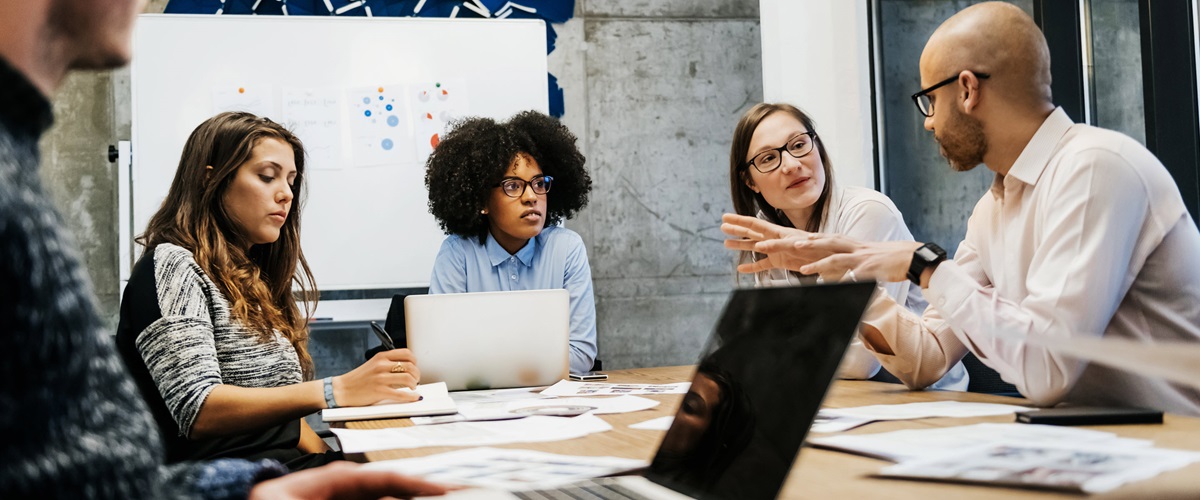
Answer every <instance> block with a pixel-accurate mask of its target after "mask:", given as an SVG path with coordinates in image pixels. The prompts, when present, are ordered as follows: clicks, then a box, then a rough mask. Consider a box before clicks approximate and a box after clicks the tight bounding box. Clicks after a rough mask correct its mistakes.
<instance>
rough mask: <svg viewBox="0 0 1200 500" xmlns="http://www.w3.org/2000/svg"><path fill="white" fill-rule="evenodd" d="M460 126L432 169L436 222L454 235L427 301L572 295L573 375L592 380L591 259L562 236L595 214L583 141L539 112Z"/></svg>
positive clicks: (575, 238) (429, 179) (432, 160)
mask: <svg viewBox="0 0 1200 500" xmlns="http://www.w3.org/2000/svg"><path fill="white" fill-rule="evenodd" d="M454 125H455V127H454V129H453V130H451V131H450V132H449V133H447V134H446V136H445V138H444V139H443V140H442V141H441V143H440V144H438V146H437V148H436V149H434V151H433V154H431V155H430V156H429V161H428V162H427V163H426V172H425V187H426V188H428V189H429V212H430V213H432V214H433V216H434V217H436V218H437V220H438V223H439V224H440V225H441V227H442V229H443V230H444V231H445V232H446V234H447V235H448V237H447V238H446V240H445V241H444V242H442V248H441V249H440V250H439V251H438V255H437V259H436V260H435V261H434V265H433V276H432V277H431V278H430V280H429V293H463V292H496V291H510V290H545V289H553V288H563V289H566V290H567V291H568V292H569V293H570V308H571V321H570V323H571V342H570V346H571V348H570V354H571V356H570V357H571V362H570V366H571V372H572V373H582V372H586V371H589V370H591V369H592V363H593V362H594V361H595V359H596V303H595V300H594V299H593V297H592V272H591V268H590V267H589V266H588V258H587V250H586V249H585V248H584V246H583V239H582V238H580V237H579V235H578V234H576V233H575V232H574V231H571V230H570V229H566V228H563V227H559V226H558V224H559V223H560V222H561V221H562V220H563V219H567V218H570V217H571V216H572V215H574V214H575V212H577V211H579V210H580V209H581V208H583V207H584V206H585V205H587V201H588V199H587V197H588V192H589V191H590V190H591V187H592V179H591V177H589V176H588V173H587V170H586V169H585V168H584V161H585V160H584V158H583V154H581V153H580V152H579V149H578V148H576V147H575V140H576V139H575V135H574V134H572V133H571V131H570V130H567V128H566V127H565V126H563V125H562V124H561V123H559V122H558V120H555V119H553V118H551V117H549V116H546V115H544V114H541V113H538V112H535V111H525V112H522V113H519V114H517V115H516V116H514V117H512V118H511V119H510V120H508V121H507V122H503V123H497V122H496V121H495V120H492V119H490V118H469V119H465V120H462V121H460V122H458V123H455V124H454ZM551 187H553V189H551Z"/></svg>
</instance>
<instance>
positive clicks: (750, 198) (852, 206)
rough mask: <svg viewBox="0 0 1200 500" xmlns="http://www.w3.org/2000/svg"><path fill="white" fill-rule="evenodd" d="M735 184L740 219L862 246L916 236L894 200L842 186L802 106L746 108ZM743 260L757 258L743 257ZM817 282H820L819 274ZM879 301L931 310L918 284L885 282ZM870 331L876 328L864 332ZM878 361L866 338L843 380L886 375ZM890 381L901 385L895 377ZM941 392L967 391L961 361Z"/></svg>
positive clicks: (849, 358) (780, 276)
mask: <svg viewBox="0 0 1200 500" xmlns="http://www.w3.org/2000/svg"><path fill="white" fill-rule="evenodd" d="M729 187H730V193H731V196H732V198H733V208H734V210H735V211H736V212H737V213H738V214H739V215H745V216H750V217H758V218H760V219H765V220H767V221H769V222H771V223H773V224H776V225H778V226H782V227H784V228H795V229H800V230H803V231H807V232H812V233H816V232H820V233H837V234H845V235H848V236H851V237H853V238H855V239H857V240H861V241H894V240H908V241H911V240H912V239H913V237H912V233H910V232H909V231H908V227H907V226H905V225H904V218H903V217H902V216H901V215H900V211H899V210H898V209H897V208H896V205H895V204H893V203H892V200H890V199H888V197H887V196H884V195H883V194H882V193H880V192H878V191H875V190H872V189H866V188H861V187H856V186H847V187H839V186H837V185H836V184H835V183H834V181H833V164H832V163H831V162H830V159H829V154H828V153H826V151H825V145H824V144H823V143H822V142H821V138H820V136H819V135H817V128H816V124H815V123H814V122H813V120H812V118H810V117H809V116H808V115H807V114H805V113H804V112H803V111H801V110H800V109H798V108H796V107H795V106H792V105H790V104H785V103H760V104H757V105H755V106H754V107H752V108H750V109H749V110H747V111H746V113H745V114H743V115H742V118H741V120H739V121H738V124H737V127H736V128H734V132H733V143H732V144H731V145H730V149H729ZM741 258H742V260H746V259H754V258H756V256H755V255H753V254H752V253H750V252H743V255H742V256H741ZM811 279H812V280H815V279H816V277H812V278H811ZM806 281H809V277H805V276H801V275H799V274H797V273H793V272H789V271H784V270H780V269H772V270H769V271H764V272H761V273H758V274H757V275H755V282H756V283H757V284H759V285H763V286H770V285H787V284H798V283H803V282H806ZM880 288H881V292H882V293H879V294H876V300H889V299H888V298H890V300H895V301H896V302H897V303H899V304H901V305H904V306H905V307H908V308H909V309H911V310H914V311H917V312H918V313H920V312H921V311H924V310H925V306H926V305H928V304H927V303H926V302H925V299H924V298H923V297H922V296H921V291H920V289H918V288H915V287H911V286H910V283H909V282H907V281H905V282H902V283H881V284H880ZM862 332H863V334H870V332H871V327H868V328H866V329H863V330H862ZM877 357H886V358H888V359H890V358H893V357H895V356H893V355H892V354H891V353H871V352H870V351H868V350H867V348H866V347H865V346H864V344H863V342H862V341H861V340H857V339H856V340H855V341H854V343H852V344H851V345H850V349H849V350H848V351H847V352H846V359H845V360H844V361H843V362H842V366H841V368H840V370H839V376H841V377H842V378H851V379H866V378H871V377H874V376H876V375H877V374H879V372H880V362H879V359H877ZM881 378H882V379H884V380H893V381H894V378H893V377H889V376H888V375H887V374H883V375H882V377H881ZM932 387H933V388H935V389H956V390H964V391H965V390H966V389H967V372H966V368H964V367H963V365H962V363H961V362H960V363H959V364H958V365H956V366H955V367H954V368H953V369H951V370H950V371H949V372H947V374H946V375H945V376H944V377H942V379H941V380H940V381H938V382H937V383H935V384H934V385H933V386H932Z"/></svg>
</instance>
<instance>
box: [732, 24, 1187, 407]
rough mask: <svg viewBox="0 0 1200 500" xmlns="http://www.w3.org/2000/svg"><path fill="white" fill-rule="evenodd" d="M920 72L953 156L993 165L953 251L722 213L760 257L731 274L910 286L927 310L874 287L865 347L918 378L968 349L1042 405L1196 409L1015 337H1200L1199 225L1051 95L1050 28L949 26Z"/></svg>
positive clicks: (1139, 166) (1141, 380) (912, 381)
mask: <svg viewBox="0 0 1200 500" xmlns="http://www.w3.org/2000/svg"><path fill="white" fill-rule="evenodd" d="M920 68H921V83H922V86H923V87H925V88H924V89H923V90H921V91H920V92H917V93H916V94H914V95H913V100H914V102H915V103H916V104H917V108H918V110H919V111H920V113H921V115H923V116H924V119H925V128H926V129H928V130H929V131H931V132H933V133H934V138H935V139H936V140H937V142H938V144H939V145H940V150H941V153H942V155H943V156H945V157H946V159H947V160H948V161H949V163H950V166H951V168H952V169H954V170H956V171H967V170H971V169H973V168H975V167H976V166H978V165H979V164H983V165H985V166H986V167H987V168H988V169H989V170H992V171H993V172H995V174H996V176H995V181H994V182H993V184H992V187H991V189H990V190H989V191H988V192H987V193H985V194H984V195H983V197H982V198H981V199H980V200H979V202H978V203H977V204H976V206H975V209H974V211H973V212H972V214H971V218H970V220H969V222H968V225H967V233H966V237H965V239H964V240H963V242H962V244H961V245H959V247H958V251H957V252H956V253H955V255H954V258H953V259H948V258H947V255H946V252H945V251H944V250H942V249H941V248H940V247H938V246H937V245H936V244H934V243H921V242H905V241H895V242H881V243H876V242H860V241H855V240H852V239H850V238H846V237H844V236H837V235H823V234H810V233H804V232H801V231H796V230H788V229H782V228H777V227H771V226H770V225H769V223H767V222H765V221H762V220H758V219H752V218H746V217H740V216H735V215H726V216H725V218H724V221H725V224H723V225H722V230H724V231H725V232H726V233H727V234H729V235H730V236H733V237H735V238H738V239H731V240H727V241H726V246H727V247H729V248H733V249H736V250H753V251H756V252H760V253H764V254H767V255H768V258H766V259H762V260H759V261H758V262H755V263H753V264H746V265H743V266H741V267H740V268H739V270H740V271H743V272H757V271H761V270H763V269H767V268H785V269H794V270H797V271H800V272H802V273H807V274H820V275H822V276H824V277H825V278H826V279H837V278H841V277H843V276H846V275H849V276H855V277H856V278H857V279H864V278H873V279H876V280H879V281H885V282H894V281H901V280H905V279H908V280H911V281H913V282H914V283H917V284H919V285H920V286H921V287H922V288H923V289H924V294H925V297H926V298H927V299H928V300H929V303H930V307H929V308H927V309H926V310H925V313H924V314H923V315H916V314H913V313H911V312H909V311H907V310H906V309H905V308H904V307H902V306H900V305H897V304H895V303H894V302H892V301H891V300H890V299H888V298H887V297H886V296H877V297H876V299H875V301H874V302H873V303H872V305H871V307H870V308H869V309H868V311H867V313H866V315H865V316H864V320H863V324H864V327H863V337H864V342H865V344H866V345H867V346H868V348H869V349H871V350H872V351H874V353H875V354H876V356H877V357H878V358H879V359H880V362H881V363H882V364H883V365H884V366H885V367H886V368H887V369H888V371H890V372H892V373H893V374H895V375H896V376H897V377H898V378H900V379H901V380H903V381H904V382H905V383H906V384H908V385H909V386H911V387H923V386H926V385H928V384H930V383H932V382H934V381H936V380H938V378H939V377H941V376H942V374H943V373H945V371H946V370H947V369H949V368H950V367H951V366H953V365H954V363H956V362H957V361H958V360H959V359H961V358H962V357H963V356H964V355H966V353H967V352H968V351H970V352H973V353H975V355H976V356H978V357H979V359H980V360H981V361H982V362H983V363H984V364H986V365H988V366H989V367H991V368H992V369H994V370H996V371H997V372H998V373H999V374H1000V376H1001V377H1002V378H1003V379H1004V380H1006V381H1008V382H1009V383H1012V384H1013V385H1015V386H1016V387H1017V389H1018V390H1020V391H1021V394H1023V395H1024V396H1025V397H1027V398H1029V399H1030V400H1032V401H1033V402H1034V403H1035V404H1038V405H1043V406H1050V405H1054V404H1057V403H1060V402H1064V401H1065V402H1071V403H1077V404H1090V405H1114V406H1138V407H1148V408H1157V409H1161V410H1166V411H1172V412H1177V413H1184V414H1190V415H1200V392H1198V391H1196V390H1194V389H1191V388H1185V387H1181V386H1177V385H1174V384H1171V383H1168V382H1166V381H1163V380H1159V379H1154V378H1148V377H1142V376H1137V375H1133V374H1130V373H1128V372H1123V371H1119V370H1115V369H1111V368H1108V367H1105V366H1101V365H1096V364H1088V363H1087V362H1085V361H1080V360H1077V359H1073V358H1069V357H1065V356H1061V355H1059V354H1056V353H1054V352H1051V351H1048V350H1046V349H1043V348H1040V347H1037V346H1034V345H1031V344H1027V343H1025V342H1024V341H1022V340H1020V338H1021V337H1022V336H1024V335H1027V334H1037V335H1052V336H1060V337H1067V338H1070V337H1099V336H1105V337H1110V338H1123V339H1130V340H1136V341H1140V342H1153V341H1156V340H1162V341H1167V340H1172V341H1200V231H1197V228H1196V224H1195V223H1194V222H1193V221H1192V218H1191V217H1190V215H1189V214H1188V213H1187V209H1186V208H1185V207H1184V204H1183V200H1182V197H1181V196H1180V194H1179V189H1178V188H1177V187H1176V185H1175V183H1174V181H1173V180H1172V178H1171V176H1170V174H1169V173H1168V172H1167V170H1166V168H1164V167H1163V165H1162V163H1161V162H1159V161H1158V159H1157V158H1155V157H1154V155H1153V154H1151V153H1150V152H1149V151H1148V150H1146V148H1145V147H1143V146H1142V145H1141V144H1139V143H1138V142H1137V141H1135V140H1133V139H1131V138H1129V137H1127V136H1124V135H1122V134H1119V133H1117V132H1112V131H1108V130H1103V129H1099V128H1095V127H1091V126H1088V125H1085V124H1076V123H1072V122H1071V119H1070V118H1068V117H1067V115H1066V113H1065V112H1063V110H1062V109H1061V108H1057V107H1055V105H1054V104H1053V101H1052V97H1051V93H1050V55H1049V49H1048V47H1047V46H1046V40H1045V37H1044V36H1043V35H1042V33H1041V31H1040V30H1039V29H1038V27H1037V25H1036V24H1035V23H1034V21H1033V19H1032V18H1030V17H1029V16H1028V15H1027V14H1025V13H1024V12H1023V11H1021V10H1020V9H1019V8H1017V7H1014V6H1012V5H1010V4H1007V3H1002V2H988V3H981V4H977V5H974V6H971V7H968V8H966V9H964V10H962V11H961V12H959V13H958V14H955V15H954V16H953V17H951V18H950V19H948V20H946V22H945V23H943V24H942V25H941V26H940V27H939V28H938V29H937V31H935V32H934V34H933V35H932V36H931V37H930V39H929V41H928V43H927V44H926V46H925V50H924V52H923V53H922V54H921V60H920ZM766 235H770V236H769V237H768V236H766ZM895 353H904V356H898V355H896V354H895Z"/></svg>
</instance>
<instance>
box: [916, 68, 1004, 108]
mask: <svg viewBox="0 0 1200 500" xmlns="http://www.w3.org/2000/svg"><path fill="white" fill-rule="evenodd" d="M964 71H971V70H964ZM971 74H973V75H975V78H978V79H980V80H987V79H988V78H991V76H992V75H990V74H988V73H976V72H974V71H971ZM959 76H962V72H961V71H960V72H959V73H958V74H957V75H954V76H952V77H950V78H947V79H945V80H942V81H940V82H937V83H935V84H933V85H931V86H929V87H925V88H923V89H921V91H920V92H917V93H915V94H913V95H912V101H913V104H915V105H916V106H917V111H918V112H920V113H921V115H922V116H924V117H926V118H930V117H932V116H933V101H932V100H930V101H929V114H925V108H923V107H922V106H921V100H920V99H921V97H923V96H926V95H929V93H930V92H933V91H935V90H937V89H940V88H942V87H945V86H947V85H950V84H951V83H954V82H955V81H958V77H959Z"/></svg>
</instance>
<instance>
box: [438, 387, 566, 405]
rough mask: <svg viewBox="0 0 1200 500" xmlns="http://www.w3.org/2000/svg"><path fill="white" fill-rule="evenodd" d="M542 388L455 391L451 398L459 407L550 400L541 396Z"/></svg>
mask: <svg viewBox="0 0 1200 500" xmlns="http://www.w3.org/2000/svg"><path fill="white" fill-rule="evenodd" d="M542 389H543V388H542V387H517V388H515V389H484V390H480V391H454V392H452V393H450V397H451V398H453V399H454V402H456V403H458V404H459V405H465V404H467V403H500V402H503V401H518V400H526V399H535V398H549V397H551V396H543V395H541V394H539V393H540V392H541V390H542Z"/></svg>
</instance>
